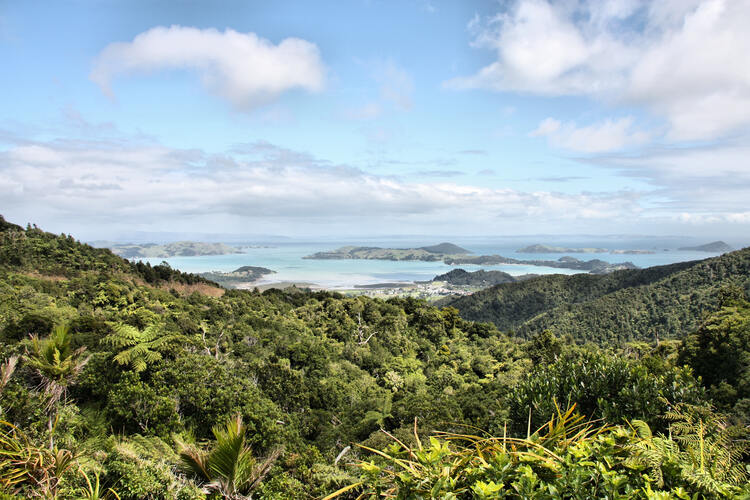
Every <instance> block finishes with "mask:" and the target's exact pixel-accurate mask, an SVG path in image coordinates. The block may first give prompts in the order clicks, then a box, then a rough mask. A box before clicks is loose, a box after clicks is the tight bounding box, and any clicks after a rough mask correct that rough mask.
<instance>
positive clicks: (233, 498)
mask: <svg viewBox="0 0 750 500" xmlns="http://www.w3.org/2000/svg"><path fill="white" fill-rule="evenodd" d="M213 433H214V437H215V438H216V443H215V444H214V445H213V447H212V448H211V450H209V451H204V450H201V449H198V448H196V447H195V446H192V445H188V444H185V443H181V442H178V447H179V450H180V458H181V460H182V463H183V465H184V466H185V468H186V469H187V470H188V471H190V472H191V473H192V474H193V475H195V476H196V477H197V478H198V480H199V481H201V483H202V484H204V485H205V486H204V489H205V490H206V491H207V492H209V491H216V492H218V493H219V494H220V495H221V496H222V498H225V499H227V500H243V499H247V498H250V494H251V493H252V492H253V491H254V490H256V489H257V488H258V487H259V486H260V484H261V481H262V480H263V478H264V477H265V476H266V475H267V474H268V472H269V471H270V470H271V466H272V465H273V463H274V462H275V461H276V459H277V458H278V456H279V455H280V454H281V449H280V448H277V449H276V450H275V451H274V452H272V453H271V454H270V455H269V456H268V457H266V458H265V459H262V460H259V459H256V458H255V456H254V455H253V451H252V450H251V449H250V447H249V446H248V445H247V442H246V439H245V435H246V433H247V427H246V426H245V425H244V424H243V423H242V418H241V417H240V416H239V415H237V416H235V417H233V418H231V419H229V420H228V421H227V422H226V423H225V424H224V425H223V426H216V427H214V428H213Z"/></svg>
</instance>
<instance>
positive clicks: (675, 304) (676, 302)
mask: <svg viewBox="0 0 750 500" xmlns="http://www.w3.org/2000/svg"><path fill="white" fill-rule="evenodd" d="M727 285H738V286H740V287H742V288H745V289H750V249H744V250H740V251H737V252H733V253H729V254H725V255H722V256H720V257H714V258H710V259H706V260H702V261H693V262H683V263H678V264H671V265H667V266H657V267H651V268H647V269H640V270H624V271H617V272H614V273H611V274H608V275H603V276H593V275H574V276H561V275H551V276H541V277H538V278H534V279H531V280H528V281H524V282H522V283H509V284H503V285H498V286H495V287H492V288H489V289H486V290H482V291H480V292H477V293H475V294H473V295H471V296H467V297H460V298H456V299H453V300H449V301H447V302H446V304H449V305H451V306H453V307H456V308H457V309H458V310H459V311H460V313H461V316H462V317H463V318H465V319H470V320H474V321H490V322H492V323H494V324H495V325H496V326H497V327H498V328H500V329H501V330H506V331H507V330H514V331H515V332H516V334H517V335H520V336H522V337H530V336H532V335H533V334H535V333H537V332H541V331H543V330H545V329H551V330H552V331H553V332H554V333H555V334H556V335H571V336H573V337H574V338H575V339H577V340H578V341H587V340H591V341H595V342H601V343H610V342H623V341H628V340H633V339H645V340H651V339H654V338H655V336H656V335H658V336H659V337H660V338H668V337H672V338H674V337H682V336H684V335H685V334H686V333H687V332H689V331H692V330H694V329H695V328H696V327H697V326H698V325H699V324H700V321H701V318H702V316H703V315H704V314H705V313H706V312H707V311H710V310H713V309H714V308H716V307H717V300H718V299H717V297H718V294H717V292H718V290H719V289H720V288H722V287H724V286H727Z"/></svg>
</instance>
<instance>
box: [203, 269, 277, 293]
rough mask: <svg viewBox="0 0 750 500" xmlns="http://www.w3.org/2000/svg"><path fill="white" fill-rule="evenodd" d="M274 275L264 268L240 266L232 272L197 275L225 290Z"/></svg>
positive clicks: (212, 272)
mask: <svg viewBox="0 0 750 500" xmlns="http://www.w3.org/2000/svg"><path fill="white" fill-rule="evenodd" d="M275 273H276V271H272V270H270V269H268V268H265V267H257V266H242V267H239V268H237V269H235V270H234V271H229V272H220V271H211V272H207V273H199V276H202V277H204V278H206V279H207V280H209V281H213V282H214V283H218V284H219V285H221V286H223V287H226V288H237V286H238V285H248V284H252V283H253V282H255V281H258V280H259V279H261V278H262V277H263V276H266V275H267V274H275Z"/></svg>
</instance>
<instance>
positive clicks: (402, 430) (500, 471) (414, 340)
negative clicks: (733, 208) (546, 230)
mask: <svg viewBox="0 0 750 500" xmlns="http://www.w3.org/2000/svg"><path fill="white" fill-rule="evenodd" d="M747 257H748V253H747V251H740V252H735V253H733V254H729V255H726V256H723V257H721V258H718V259H709V260H707V261H702V262H699V263H685V264H676V265H673V266H666V267H662V268H652V269H647V270H642V271H624V272H621V273H615V274H612V275H608V276H574V277H571V278H564V279H563V278H561V277H559V276H549V277H541V278H536V279H532V280H527V281H523V282H520V283H509V284H504V285H500V286H499V287H494V288H492V289H489V290H488V291H486V292H482V293H479V294H475V296H474V297H471V299H474V300H480V301H481V300H484V298H486V297H492V298H493V300H494V299H496V298H498V297H499V298H502V301H500V300H498V302H497V303H502V307H501V308H497V309H495V310H494V312H493V314H497V315H499V314H500V313H501V312H503V311H506V310H507V311H510V312H513V314H512V315H511V314H508V315H507V318H506V319H503V320H502V321H501V320H498V319H497V318H498V317H500V316H492V317H486V318H479V319H486V320H490V319H491V320H493V321H495V324H493V323H489V322H487V323H479V322H474V321H470V320H467V319H464V318H463V317H462V316H464V317H471V315H472V314H474V312H472V311H479V309H469V308H466V307H464V305H465V303H464V302H461V301H456V302H455V303H454V304H455V305H456V306H457V307H458V309H457V308H455V307H450V306H449V307H443V308H442V309H439V308H436V307H433V306H430V305H428V304H427V303H425V302H424V301H420V300H415V299H410V298H391V299H388V300H380V299H372V298H368V297H344V296H342V295H339V294H336V293H331V292H307V291H303V290H298V289H294V288H290V289H286V290H275V289H271V290H268V291H265V292H262V293H261V292H258V291H247V290H224V289H221V288H219V287H218V286H217V285H216V284H215V283H212V282H210V281H208V280H206V279H204V278H200V277H198V276H195V275H191V274H185V273H182V272H179V271H177V270H174V269H171V268H169V267H168V266H166V265H160V266H150V265H148V264H142V263H131V262H128V261H126V260H124V259H122V258H120V257H117V256H116V255H114V254H112V253H111V252H110V251H109V250H105V249H96V248H93V247H90V246H88V245H83V244H81V243H79V242H77V241H75V240H74V239H73V238H72V237H70V236H66V235H59V236H58V235H53V234H50V233H46V232H44V231H42V230H40V229H38V228H36V227H33V226H32V227H27V228H25V229H24V228H22V227H20V226H17V225H14V224H10V223H8V222H6V221H5V220H4V219H1V218H0V335H1V336H2V340H3V341H2V346H1V349H0V362H2V363H3V364H2V365H1V366H0V410H1V411H2V423H0V426H1V427H0V450H1V451H2V456H3V457H4V458H3V459H2V460H0V492H2V494H3V495H5V496H3V497H2V498H28V497H32V496H39V497H46V498H82V497H83V498H105V497H107V496H109V497H110V498H114V497H115V493H113V492H116V494H117V496H118V497H119V498H121V499H143V498H153V499H162V498H163V499H202V498H231V499H240V498H250V497H251V496H252V497H253V498H269V499H283V498H323V497H325V496H326V495H330V494H332V493H334V492H336V491H339V497H340V498H357V497H359V496H360V495H364V498H381V497H389V495H390V496H391V497H397V498H431V497H432V498H560V497H564V498H701V497H704V498H715V497H721V496H726V495H740V494H741V493H742V492H743V491H744V494H749V493H750V491H748V490H747V488H746V487H745V489H744V490H742V487H743V485H744V484H745V479H746V477H747V476H746V472H745V468H744V467H745V462H743V460H746V458H747V456H746V455H745V454H744V449H743V443H744V442H745V441H744V439H745V438H746V437H747V436H746V425H747V423H748V422H750V405H749V404H748V401H750V392H748V391H749V390H748V387H750V386H749V385H748V376H747V375H748V370H749V369H750V368H749V367H750V361H748V360H749V359H750V351H748V339H747V337H748V325H749V324H750V305H749V304H748V302H747V294H746V289H745V288H743V287H746V285H747V280H748V270H747V261H748V259H747ZM730 284H733V285H734V286H729V285H730ZM501 294H502V295H501ZM612 297H614V298H612ZM644 297H648V300H649V302H648V303H645V302H644V300H645V299H644ZM532 298H538V299H537V301H536V302H535V301H533V300H532ZM608 300H610V301H611V303H617V304H618V308H617V309H612V308H609V305H608V304H610V302H607V301H608ZM524 304H527V305H524ZM643 304H646V305H647V306H648V307H644V306H643ZM675 304H680V305H681V306H682V307H683V309H684V312H683V313H681V314H680V315H677V314H676V313H675V309H674V305H675ZM573 307H578V308H584V309H580V311H581V312H578V311H579V309H572V308H573ZM620 307H621V308H620ZM628 307H633V308H639V309H640V308H643V310H644V311H652V310H653V311H658V310H660V309H661V310H662V311H663V312H653V313H652V312H649V313H648V314H645V315H644V317H643V318H641V319H638V321H635V320H634V321H633V322H632V324H631V326H630V327H635V326H637V327H638V329H633V330H632V331H631V332H630V333H627V334H625V333H623V331H624V330H623V329H624V328H626V327H623V326H622V325H619V323H618V321H617V320H616V318H614V319H611V320H610V319H609V318H610V315H613V314H616V313H617V314H619V313H620V312H621V311H626V312H627V311H629V310H632V309H628ZM561 308H568V309H567V310H568V311H569V314H568V316H566V315H563V314H561V313H559V312H558V311H560V310H562V309H561ZM597 308H598V309H597ZM597 311H598V312H597ZM551 313H554V315H553V314H551ZM584 313H590V314H592V315H593V314H594V313H597V314H598V316H599V317H600V318H602V321H601V322H600V323H598V324H595V323H592V322H591V321H588V320H587V318H588V316H586V314H584ZM540 314H541V315H542V316H541V317H540V316H539V315H540ZM545 314H546V315H549V318H550V320H549V322H546V323H545V322H543V321H542V319H543V317H544V315H545ZM662 315H664V316H665V317H673V316H674V317H676V318H677V320H675V321H661V320H660V318H661V317H662ZM684 318H689V320H685V319H684ZM577 320H580V321H581V323H580V324H581V325H583V326H580V327H576V328H574V326H573V325H575V324H576V323H575V322H576V321H577ZM534 321H536V322H534ZM531 324H533V325H539V327H538V328H532V327H531V326H527V325H531ZM615 324H617V325H618V326H617V328H614V327H613V326H612V325H615ZM511 330H514V332H511ZM519 332H520V333H522V334H523V335H526V336H528V337H529V340H524V339H522V338H520V337H518V336H517V333H519ZM644 332H656V333H658V334H659V337H660V339H661V340H659V341H656V340H655V339H654V340H653V341H652V337H651V336H649V335H647V334H645V333H644ZM668 337H679V338H685V341H684V342H681V341H676V340H675V341H672V340H667V341H665V340H664V339H666V338H668ZM631 340H638V341H637V342H631ZM714 407H715V408H718V410H715V409H712V408H714ZM569 409H570V411H568V410H569ZM550 419H552V420H550ZM591 419H594V420H595V422H592V423H588V424H587V423H586V422H589V421H590V420H591ZM537 429H538V430H537ZM438 431H439V432H438ZM468 431H470V432H468ZM435 432H438V434H435ZM440 432H442V434H441V433H440ZM483 432H486V433H488V434H482V433H483ZM475 434H476V436H474V435H475ZM431 436H432V437H431ZM492 436H494V437H495V438H492ZM696 443H699V444H700V447H698V444H696ZM369 450H373V451H369ZM380 450H382V451H380ZM696 450H700V451H699V452H698V451H696ZM709 453H710V456H708V455H707V454H709ZM706 463H709V464H710V465H706ZM352 464H355V465H352ZM357 464H358V466H357ZM446 471H447V472H446ZM97 495H98V496H97Z"/></svg>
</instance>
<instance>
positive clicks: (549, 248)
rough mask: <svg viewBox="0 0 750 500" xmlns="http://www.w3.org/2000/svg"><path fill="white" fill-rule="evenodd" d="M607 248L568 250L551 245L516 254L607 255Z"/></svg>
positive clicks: (517, 251)
mask: <svg viewBox="0 0 750 500" xmlns="http://www.w3.org/2000/svg"><path fill="white" fill-rule="evenodd" d="M607 252H609V250H608V249H606V248H567V247H555V246H550V245H540V244H536V245H529V246H527V247H524V248H520V249H518V250H516V253H607Z"/></svg>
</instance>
